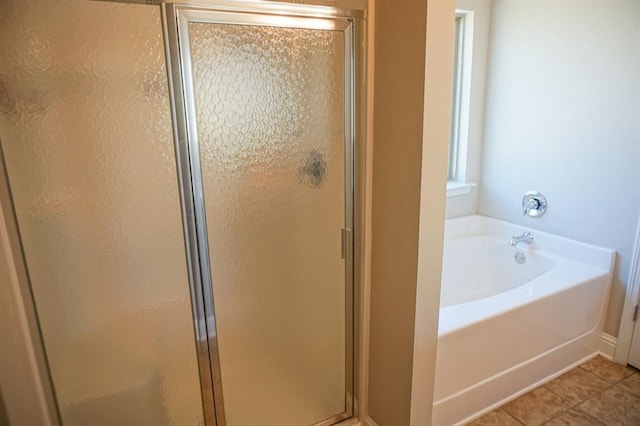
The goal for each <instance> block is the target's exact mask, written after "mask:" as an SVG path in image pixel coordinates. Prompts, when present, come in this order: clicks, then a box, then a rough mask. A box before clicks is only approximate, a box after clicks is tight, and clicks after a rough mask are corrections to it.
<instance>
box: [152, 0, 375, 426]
mask: <svg viewBox="0 0 640 426" xmlns="http://www.w3.org/2000/svg"><path fill="white" fill-rule="evenodd" d="M161 7H162V17H163V31H164V37H165V48H166V55H167V72H168V74H169V75H168V77H169V92H170V95H171V108H172V115H173V122H174V139H175V144H176V159H177V168H178V177H179V184H180V194H181V202H182V212H183V226H184V233H185V246H186V252H187V259H188V272H189V282H190V287H191V301H192V308H193V320H194V331H195V337H196V347H197V354H198V365H199V373H200V384H201V390H202V398H203V410H204V415H205V424H206V425H207V426H214V425H215V426H225V425H226V420H225V415H224V403H223V389H222V378H221V371H220V359H219V350H218V342H217V333H216V320H215V312H214V295H213V287H212V278H211V270H210V262H209V247H208V239H207V225H206V217H205V205H204V193H203V180H202V172H201V165H200V152H199V146H198V140H197V126H196V111H195V93H194V84H193V83H194V82H193V73H192V68H191V55H190V47H189V46H190V45H189V33H188V23H189V22H194V21H195V22H205V23H219V24H239V25H265V26H276V27H288V28H291V27H295V28H305V29H321V30H338V31H343V33H344V47H345V57H344V68H345V86H344V89H345V90H344V99H345V105H344V107H345V123H344V124H345V135H344V143H345V149H344V153H345V170H344V172H345V192H344V196H345V230H346V232H345V233H346V235H349V236H350V238H349V239H348V241H346V243H347V244H346V247H345V302H346V312H345V338H346V342H345V344H346V345H345V349H346V351H345V410H344V411H343V412H341V413H339V414H336V415H334V416H332V417H330V418H327V419H325V420H322V421H320V422H319V423H316V424H315V426H328V425H333V424H336V423H339V422H341V421H343V420H346V419H349V418H351V417H353V416H354V414H355V413H354V410H355V399H356V397H355V391H356V389H355V384H354V371H355V356H354V353H355V352H354V325H355V321H354V244H353V237H352V236H353V229H354V191H355V171H354V168H355V158H354V157H355V129H356V127H355V102H354V100H355V90H354V88H355V71H354V70H355V67H354V63H355V44H354V33H355V24H354V20H355V19H357V18H363V17H364V12H363V10H348V9H341V8H337V7H328V6H312V5H309V4H291V3H276V2H252V3H244V2H237V1H233V2H231V1H216V2H215V4H212V5H209V4H207V5H206V6H195V5H192V4H168V3H166V4H162V6H161ZM285 409H286V408H285Z"/></svg>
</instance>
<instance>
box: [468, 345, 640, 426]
mask: <svg viewBox="0 0 640 426" xmlns="http://www.w3.org/2000/svg"><path fill="white" fill-rule="evenodd" d="M469 425H470V426H486V425H492V426H495V425H500V426H502V425H504V426H511V425H514V426H522V425H527V426H529V425H531V426H537V425H548V426H561V425H567V426H574V425H575V426H590V425H599V426H602V425H606V426H618V425H633V426H638V425H640V370H636V369H635V368H633V367H625V366H622V365H619V364H616V363H614V362H613V361H609V360H607V359H606V358H603V357H601V356H598V357H596V358H593V359H592V360H590V361H587V362H585V363H584V364H582V365H580V366H578V367H576V368H574V369H573V370H571V371H569V372H568V373H565V374H563V375H562V376H560V377H558V378H556V379H554V380H552V381H550V382H547V383H546V384H544V385H542V386H540V387H538V388H535V389H534V390H532V391H530V392H528V393H526V394H524V395H522V396H521V397H519V398H517V399H514V400H513V401H511V402H509V403H507V404H505V405H503V406H502V407H500V408H498V409H496V410H494V411H492V412H490V413H488V414H486V415H484V416H483V417H481V418H479V419H477V420H475V421H473V422H471V423H469Z"/></svg>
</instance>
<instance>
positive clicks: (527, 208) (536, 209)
mask: <svg viewBox="0 0 640 426" xmlns="http://www.w3.org/2000/svg"><path fill="white" fill-rule="evenodd" d="M545 211H547V199H546V198H545V197H544V195H542V194H540V193H539V192H536V191H529V192H527V193H526V194H524V197H522V215H523V216H531V217H540V216H542V215H543V214H544V212H545Z"/></svg>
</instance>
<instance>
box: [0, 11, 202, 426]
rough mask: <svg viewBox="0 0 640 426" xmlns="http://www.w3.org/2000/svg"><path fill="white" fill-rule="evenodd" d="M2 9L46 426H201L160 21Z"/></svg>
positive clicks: (5, 118)
mask: <svg viewBox="0 0 640 426" xmlns="http://www.w3.org/2000/svg"><path fill="white" fill-rule="evenodd" d="M0 3H2V6H0V11H1V13H0V39H2V40H3V42H2V43H0V142H1V147H2V151H3V153H4V160H5V162H6V173H7V175H8V178H9V183H10V186H11V193H12V197H13V207H14V208H15V214H16V217H17V222H18V226H19V231H20V237H21V243H22V248H23V252H24V258H25V261H26V266H27V270H28V274H29V278H30V285H31V290H32V294H33V298H34V302H35V307H36V310H37V313H38V319H39V326H40V331H41V334H42V341H43V343H44V348H45V351H46V355H47V359H48V367H49V371H50V376H51V381H52V384H53V388H54V389H55V396H56V402H57V406H58V411H59V415H60V420H61V422H62V424H63V425H65V426H75V425H78V426H86V425H104V426H111V425H136V426H162V425H202V424H204V420H205V415H204V413H203V402H202V396H201V385H200V373H199V368H198V365H199V364H198V354H197V351H196V339H195V335H194V322H193V314H192V304H191V295H190V284H189V275H188V269H187V260H186V255H185V243H184V234H183V226H182V216H181V210H180V193H179V187H178V177H177V175H176V157H175V153H174V140H173V132H172V130H173V128H172V123H171V103H170V96H169V88H168V85H167V68H166V65H165V55H164V49H163V37H162V20H161V10H160V7H159V6H147V5H129V4H122V3H106V2H80V1H65V2H50V1H23V0H3V1H2V2H0ZM1 160H2V158H0V161H1ZM0 173H4V170H2V167H0ZM3 207H6V210H5V211H9V206H3ZM0 284H4V283H0ZM4 308H5V307H1V308H0V309H4ZM9 308H11V307H9ZM7 344H8V346H7ZM5 350H9V351H10V350H11V342H0V353H2V352H3V351H5ZM3 390H9V389H3ZM34 401H35V396H34Z"/></svg>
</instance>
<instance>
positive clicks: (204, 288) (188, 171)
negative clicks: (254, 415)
mask: <svg viewBox="0 0 640 426" xmlns="http://www.w3.org/2000/svg"><path fill="white" fill-rule="evenodd" d="M161 8H162V9H161V10H162V25H163V32H164V40H165V52H166V58H167V75H168V83H169V93H170V96H171V113H172V119H173V121H174V126H173V127H174V140H175V148H176V160H177V161H176V164H177V172H178V179H179V181H180V182H179V186H180V197H181V204H182V215H183V226H184V234H185V249H186V256H187V261H188V271H189V283H190V287H191V288H190V292H191V303H192V310H193V320H194V332H195V336H196V346H197V348H196V349H197V354H198V367H199V371H200V386H201V390H202V403H203V410H204V415H205V423H206V424H207V425H216V426H224V425H225V417H224V408H223V397H222V380H221V378H220V364H219V359H218V354H217V341H216V334H215V314H214V311H213V303H212V301H213V298H212V294H211V276H210V271H209V266H208V265H209V259H208V256H209V254H208V246H207V234H206V221H205V219H204V199H203V194H202V178H201V171H200V165H199V161H198V160H199V155H198V153H197V152H198V146H197V141H193V136H192V135H193V134H195V133H190V131H191V130H193V131H195V129H189V124H190V122H191V125H194V124H195V123H194V122H193V120H188V119H187V114H194V111H193V110H192V109H193V101H192V99H193V98H191V104H189V101H188V93H187V87H186V84H185V80H186V79H189V80H190V79H191V78H192V76H191V71H190V68H188V67H187V65H186V64H184V63H183V60H184V59H183V56H182V55H181V54H180V34H179V33H180V28H181V27H180V22H179V16H178V13H177V10H176V6H175V5H174V4H169V3H163V4H162V5H161ZM184 35H185V36H186V37H188V33H185V34H184ZM191 87H192V86H191ZM190 136H191V138H190Z"/></svg>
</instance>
